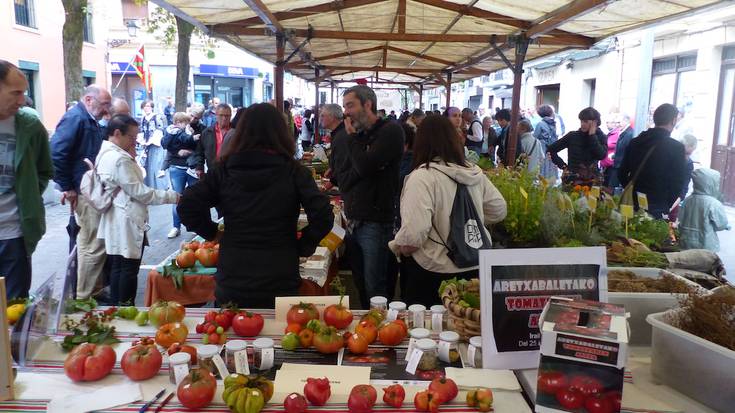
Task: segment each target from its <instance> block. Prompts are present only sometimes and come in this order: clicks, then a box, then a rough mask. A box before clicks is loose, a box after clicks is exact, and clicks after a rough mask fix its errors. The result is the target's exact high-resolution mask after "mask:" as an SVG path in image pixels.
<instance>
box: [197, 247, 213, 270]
mask: <svg viewBox="0 0 735 413" xmlns="http://www.w3.org/2000/svg"><path fill="white" fill-rule="evenodd" d="M195 254H196V258H197V260H199V262H200V263H201V264H202V265H203V266H205V267H216V266H217V262H218V261H219V250H216V249H214V248H199V249H198V250H197V251H196V253H195Z"/></svg>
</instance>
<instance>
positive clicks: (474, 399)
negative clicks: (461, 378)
mask: <svg viewBox="0 0 735 413" xmlns="http://www.w3.org/2000/svg"><path fill="white" fill-rule="evenodd" d="M467 405H468V406H470V407H474V408H476V409H477V410H478V411H481V412H489V411H492V410H493V391H492V390H490V389H488V388H483V387H481V388H477V389H475V390H470V391H469V392H467Z"/></svg>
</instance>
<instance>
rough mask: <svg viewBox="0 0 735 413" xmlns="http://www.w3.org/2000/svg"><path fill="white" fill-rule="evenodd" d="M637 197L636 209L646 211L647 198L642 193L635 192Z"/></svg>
mask: <svg viewBox="0 0 735 413" xmlns="http://www.w3.org/2000/svg"><path fill="white" fill-rule="evenodd" d="M636 194H637V195H638V207H640V208H641V209H644V210H646V211H648V197H647V196H646V194H644V193H642V192H636Z"/></svg>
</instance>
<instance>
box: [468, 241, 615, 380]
mask: <svg viewBox="0 0 735 413" xmlns="http://www.w3.org/2000/svg"><path fill="white" fill-rule="evenodd" d="M480 290H481V300H480V302H481V311H482V333H483V334H482V337H483V339H482V348H483V367H484V368H495V369H524V368H536V367H537V366H538V355H539V348H540V345H541V331H540V329H539V324H538V323H539V316H540V315H541V312H542V311H543V309H544V306H545V305H546V302H547V301H548V300H549V298H550V297H552V296H561V297H570V298H578V299H587V300H593V301H607V259H606V255H605V248H604V247H590V248H536V249H510V250H483V251H480Z"/></svg>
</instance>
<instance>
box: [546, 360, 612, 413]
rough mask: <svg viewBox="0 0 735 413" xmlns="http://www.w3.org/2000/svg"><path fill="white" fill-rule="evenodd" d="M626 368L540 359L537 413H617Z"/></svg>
mask: <svg viewBox="0 0 735 413" xmlns="http://www.w3.org/2000/svg"><path fill="white" fill-rule="evenodd" d="M623 377H624V376H623V369H618V368H616V367H613V366H602V365H595V364H590V363H583V362H578V361H573V360H566V359H565V360H561V359H558V358H555V357H548V356H541V362H540V366H539V375H538V382H537V385H536V389H537V393H536V411H537V412H579V413H618V412H620V404H621V401H622V397H623Z"/></svg>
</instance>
